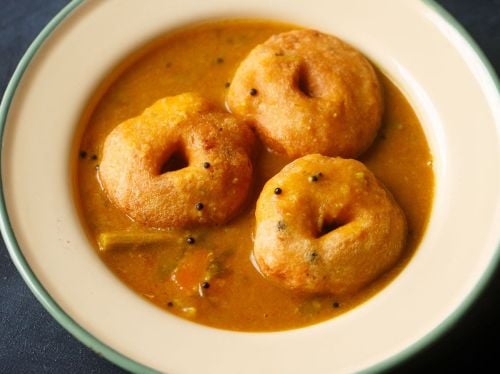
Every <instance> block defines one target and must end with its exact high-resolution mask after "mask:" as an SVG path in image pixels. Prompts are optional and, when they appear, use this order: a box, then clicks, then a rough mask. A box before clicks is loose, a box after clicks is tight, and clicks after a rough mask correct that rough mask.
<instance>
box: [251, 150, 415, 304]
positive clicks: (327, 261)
mask: <svg viewBox="0 0 500 374" xmlns="http://www.w3.org/2000/svg"><path fill="white" fill-rule="evenodd" d="M276 188H280V189H281V191H277V192H280V193H279V194H277V193H276V191H275V189H276ZM255 215H256V220H257V221H256V234H255V244H254V256H255V259H256V262H257V264H258V266H259V267H260V270H261V272H262V273H263V274H264V275H265V276H267V277H268V278H269V279H271V280H274V281H275V282H277V283H280V284H282V285H284V286H285V287H287V288H290V289H292V290H296V291H300V292H306V293H331V294H336V295H343V294H352V293H354V292H356V291H358V290H359V289H360V288H362V287H363V286H365V285H367V284H368V283H369V282H371V281H373V280H374V279H375V278H376V277H378V276H379V275H380V274H382V273H383V272H384V271H386V270H387V269H389V268H390V267H391V266H392V265H393V264H394V263H395V262H396V260H397V259H398V258H399V257H400V255H401V252H402V250H403V248H404V243H405V240H406V219H405V216H404V213H403V211H402V210H401V208H400V207H399V206H398V204H397V203H396V202H395V201H394V199H393V197H392V195H391V194H390V192H389V191H387V190H386V189H385V188H384V187H383V185H382V184H381V183H380V182H379V181H378V180H377V178H376V177H375V176H374V175H373V174H372V173H371V172H370V171H369V170H368V169H367V168H366V167H365V166H364V165H363V164H362V163H361V162H359V161H356V160H349V159H342V158H329V157H325V156H321V155H318V154H315V155H308V156H305V157H302V158H300V159H297V160H295V161H294V162H292V163H291V164H288V165H287V166H285V167H284V168H283V169H282V170H281V171H280V172H279V173H278V174H277V175H275V176H274V177H273V178H271V179H270V180H269V181H268V182H267V183H266V185H265V186H264V189H263V190H262V193H261V194H260V197H259V200H258V201H257V208H256V212H255ZM325 231H328V232H326V233H325Z"/></svg>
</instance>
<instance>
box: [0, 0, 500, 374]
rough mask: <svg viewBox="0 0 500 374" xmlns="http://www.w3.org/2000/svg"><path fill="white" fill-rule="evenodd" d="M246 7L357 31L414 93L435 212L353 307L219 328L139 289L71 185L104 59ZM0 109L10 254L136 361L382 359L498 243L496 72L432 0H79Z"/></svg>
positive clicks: (45, 296) (455, 299) (96, 333)
mask: <svg viewBox="0 0 500 374" xmlns="http://www.w3.org/2000/svg"><path fill="white" fill-rule="evenodd" d="M242 17H258V18H270V19H279V20H285V21H289V22H292V23H296V24H300V25H304V26H308V27H312V28H316V29H320V30H322V31H325V32H328V33H332V34H335V35H338V36H340V37H342V38H344V39H345V40H347V41H348V42H349V43H351V44H353V45H354V46H356V47H358V48H359V49H360V50H362V51H363V52H364V53H365V54H366V55H368V56H369V57H370V58H371V59H372V60H373V61H375V63H376V64H377V65H378V66H379V67H381V68H382V70H383V71H384V72H385V73H386V74H387V75H389V76H390V77H391V78H392V79H393V80H394V81H395V82H396V83H397V85H398V86H399V87H400V88H401V89H402V90H403V91H404V92H405V94H406V95H407V96H408V97H409V99H410V101H411V103H412V104H413V106H414V108H415V109H416V111H417V114H418V116H419V118H420V119H421V122H422V124H423V126H424V129H425V133H426V135H427V138H428V140H429V143H430V146H431V148H432V152H433V154H434V160H435V162H434V165H435V174H436V193H435V200H434V206H433V212H432V217H431V221H430V223H429V226H428V229H427V233H426V234H425V237H424V240H423V242H422V244H421V245H420V248H419V249H418V251H417V253H416V255H415V257H414V258H413V259H412V261H411V262H410V264H409V265H408V266H407V268H406V269H405V270H404V271H403V272H402V273H401V275H400V276H398V277H397V279H396V280H395V281H394V282H392V283H391V284H390V285H389V286H388V287H387V288H386V289H384V290H383V291H382V292H380V293H379V294H378V295H376V296H375V297H374V298H372V299H371V300H369V301H368V302H366V303H364V304H363V305H361V306H359V307H358V308H356V309H355V310H353V311H351V312H348V313H346V314H344V315H342V316H340V317H338V318H335V319H333V320H331V321H327V322H324V323H321V324H317V325H314V326H311V327H307V328H302V329H297V330H292V331H285V332H275V333H237V332H230V331H223V330H217V329H213V328H208V327H204V326H200V325H197V324H193V323H190V322H188V321H185V320H182V319H179V318H177V317H175V316H173V315H170V314H168V313H165V312H164V311H162V310H160V309H159V308H157V307H155V306H153V305H151V304H149V303H147V302H145V301H144V300H143V299H142V298H140V297H139V296H137V295H136V294H135V293H133V292H132V291H131V290H129V289H128V288H127V287H126V286H124V285H123V284H122V283H121V282H120V281H119V280H118V279H117V278H115V276H114V275H113V274H112V273H111V272H110V271H109V270H108V269H107V268H106V267H105V266H104V265H103V263H102V262H101V261H100V260H99V258H98V257H97V256H96V254H95V252H94V251H93V250H92V248H91V247H90V244H89V242H88V241H87V239H86V237H85V234H84V232H83V229H82V226H81V224H80V222H79V219H78V216H77V212H76V210H75V205H74V201H73V195H72V190H71V183H72V181H71V177H70V168H71V160H72V158H71V150H72V144H73V141H74V138H75V136H77V130H76V124H77V122H78V120H79V117H80V116H81V114H82V110H83V108H84V107H85V105H86V104H87V102H88V100H89V98H90V97H91V95H92V93H93V91H94V89H95V88H96V87H97V85H98V84H99V82H101V80H102V79H103V78H104V77H105V76H106V74H107V73H108V72H109V71H110V70H111V69H112V68H113V67H114V66H115V65H116V64H117V63H118V62H119V61H121V60H122V59H123V58H124V57H125V56H127V55H128V54H129V53H130V52H131V51H134V50H135V49H136V48H138V47H139V46H141V45H143V44H144V43H145V42H147V41H148V40H150V39H152V38H154V37H156V36H158V35H159V34H162V33H164V32H168V30H170V29H172V28H176V27H179V26H183V25H188V24H190V23H191V22H194V21H201V20H209V19H214V18H242ZM0 116H1V117H0V120H1V125H2V153H1V177H2V189H3V196H2V200H1V210H2V211H1V213H2V221H1V228H2V234H3V235H4V239H5V241H6V243H7V245H8V248H9V250H10V253H11V255H12V258H13V260H14V262H15V264H16V266H17V267H18V269H19V271H20V272H21V274H22V276H23V277H24V279H25V280H26V282H27V283H28V285H29V286H30V287H31V289H32V291H33V292H34V293H35V295H36V296H37V297H38V299H39V300H40V301H41V302H42V304H43V305H44V306H45V307H46V308H47V309H48V310H49V312H51V313H52V315H53V316H54V317H55V318H56V319H57V320H58V321H59V322H60V323H61V324H62V325H63V326H64V327H66V328H67V329H68V330H69V331H70V332H71V333H73V334H74V335H75V336H76V337H77V338H78V339H80V340H81V341H82V342H84V343H85V344H87V345H89V346H90V347H91V348H92V349H94V350H95V351H97V352H100V353H101V354H102V355H104V356H105V357H107V358H108V359H110V360H112V361H114V362H115V363H117V364H118V365H121V366H122V367H124V368H127V369H129V370H132V371H141V372H144V371H148V370H149V369H148V368H153V369H156V370H159V371H163V372H168V373H200V372H203V373H218V374H220V373H231V374H232V373H252V374H254V373H301V374H302V373H312V372H314V373H332V372H352V371H356V370H362V369H367V368H374V367H376V368H383V367H387V366H388V365H391V364H393V363H394V362H397V361H399V360H400V359H402V358H404V357H407V356H408V355H409V354H411V353H413V352H415V351H416V350H417V349H419V348H420V347H422V346H423V345H425V344H427V343H428V342H429V341H430V340H432V339H433V338H435V337H436V336H438V335H439V334H440V333H441V332H442V331H443V330H444V329H445V328H446V327H447V326H449V325H450V323H451V322H453V321H454V320H456V319H457V317H458V316H459V315H460V314H461V313H462V312H463V310H464V309H465V308H466V307H467V306H468V305H469V304H470V303H471V301H472V299H473V298H474V296H475V295H476V294H477V292H478V290H479V289H480V288H481V286H482V285H483V284H484V282H485V281H486V279H487V278H488V276H489V274H490V273H491V270H492V268H493V265H494V263H495V261H496V258H497V257H498V243H499V237H500V232H499V230H500V199H499V196H500V194H499V191H500V145H499V139H500V99H499V94H498V88H497V87H495V78H494V77H493V75H492V73H491V71H489V70H488V65H487V63H486V62H485V61H484V60H483V59H482V55H481V54H480V52H478V51H477V49H476V48H475V46H474V44H473V43H472V42H471V40H470V39H469V38H468V37H467V36H466V35H465V34H464V33H463V31H462V30H461V28H460V27H458V26H457V25H456V24H455V25H454V24H453V21H451V20H450V19H447V18H446V16H443V14H440V12H439V11H436V9H435V8H434V7H433V6H432V4H430V3H428V2H425V1H416V0H413V1H398V0H383V1H376V2H375V1H362V0H354V1H341V0H339V1H330V0H308V1H297V2H291V1H288V0H274V1H272V2H271V1H266V0H252V1H247V2H242V1H238V0H218V1H199V0H183V1H173V0H172V1H167V0H148V1H137V0H107V1H97V0H93V1H92V0H91V1H87V2H81V1H74V2H72V3H70V4H69V5H68V6H67V7H66V8H65V9H64V10H63V11H62V12H61V13H60V14H59V15H58V16H57V17H56V18H55V19H54V20H53V21H52V22H51V23H50V24H49V25H48V26H47V28H46V29H45V30H44V31H43V32H42V33H41V35H40V36H39V37H38V38H37V39H36V41H35V42H34V43H33V45H32V46H31V48H30V49H29V51H28V52H27V54H26V55H25V56H24V58H23V60H22V61H21V63H20V65H19V67H18V69H17V70H16V72H15V74H14V77H13V78H12V81H11V83H10V85H9V87H8V89H7V91H6V94H5V97H4V100H3V102H2V107H1V111H0Z"/></svg>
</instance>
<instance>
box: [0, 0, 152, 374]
mask: <svg viewBox="0 0 500 374" xmlns="http://www.w3.org/2000/svg"><path fill="white" fill-rule="evenodd" d="M83 1H84V0H73V1H71V2H70V3H69V4H68V5H66V6H65V7H64V8H63V9H62V10H61V11H60V12H59V13H58V14H57V15H56V16H55V17H54V18H53V19H52V20H51V21H50V22H49V23H48V24H47V26H45V27H44V28H43V30H42V31H41V32H40V34H39V35H38V36H37V37H36V39H35V40H34V41H33V43H31V45H30V46H29V48H28V49H27V51H26V53H25V54H24V56H23V57H22V59H21V61H20V62H19V64H18V66H17V68H16V70H15V71H14V74H13V75H12V78H11V80H10V82H9V84H8V85H7V88H6V90H5V93H4V96H3V99H2V103H1V104H0V141H1V144H0V147H1V149H0V175H1V177H2V182H1V183H0V230H1V232H2V236H3V239H4V241H5V244H6V246H7V249H8V251H9V254H10V256H11V258H12V261H13V262H14V265H15V266H16V268H17V270H18V271H19V273H20V274H21V276H22V278H23V279H24V281H25V282H26V284H27V285H28V287H29V288H30V290H31V292H33V294H34V295H35V297H36V298H37V299H38V301H39V302H40V303H41V304H42V305H43V307H44V308H45V309H46V310H47V311H48V312H49V313H50V314H51V315H52V317H54V318H55V319H56V321H57V322H59V324H60V325H62V326H63V327H64V328H65V329H66V330H67V331H69V332H70V333H71V334H72V335H73V336H74V337H75V338H77V339H78V340H79V341H81V342H82V343H83V344H85V345H86V346H87V347H89V348H91V349H92V350H93V351H95V352H96V353H97V354H99V355H102V356H104V357H105V358H107V359H108V360H110V361H111V362H114V363H115V364H117V365H118V366H120V367H122V368H123V369H125V370H128V371H132V372H137V373H156V371H154V370H152V369H150V368H148V367H146V366H143V365H141V364H139V363H137V362H135V361H133V360H131V359H129V358H127V357H125V356H123V355H121V354H120V353H118V352H117V351H115V350H113V349H112V348H110V347H108V346H107V345H106V344H104V343H102V342H101V341H99V340H98V339H97V338H95V337H94V336H92V335H91V334H90V333H88V332H87V331H86V330H85V329H83V328H82V327H81V326H80V325H78V323H76V322H75V321H74V320H73V319H72V318H71V317H70V316H69V315H67V314H66V312H64V310H62V308H61V307H60V306H59V305H57V303H56V302H55V301H54V299H52V297H51V296H50V295H49V294H48V293H47V291H46V290H45V288H44V287H43V286H42V284H41V283H40V281H39V280H38V279H37V277H36V276H35V274H34V273H33V271H32V270H31V268H30V266H29V264H28V263H27V262H26V259H25V258H24V256H23V254H22V251H21V249H20V247H19V244H18V243H17V240H16V237H15V234H14V231H13V229H12V226H11V223H10V220H9V216H8V212H7V207H6V204H5V196H4V191H3V177H4V175H3V172H2V170H1V169H2V165H3V163H2V157H3V145H4V138H3V135H4V130H5V125H6V120H7V116H8V113H9V108H10V105H11V103H12V100H13V98H14V94H15V92H16V90H17V87H18V85H19V82H20V81H21V79H22V76H23V74H24V72H25V71H26V69H27V67H28V66H29V64H30V62H31V60H32V59H33V57H34V55H35V54H36V52H37V51H38V49H39V48H40V47H41V46H42V45H43V42H44V41H45V40H46V39H47V38H48V37H49V36H50V35H51V34H52V32H53V31H54V29H55V28H56V27H57V26H58V25H59V24H60V23H61V22H62V21H63V20H64V19H65V18H66V17H67V16H68V15H69V14H70V13H71V12H72V11H73V10H74V9H75V8H77V7H78V6H79V5H80V4H82V3H83Z"/></svg>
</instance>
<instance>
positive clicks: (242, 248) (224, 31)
mask: <svg viewBox="0 0 500 374" xmlns="http://www.w3.org/2000/svg"><path fill="white" fill-rule="evenodd" d="M293 28H294V27H293V26H290V25H285V24H280V23H273V22H268V21H217V22H212V23H206V24H201V25H197V26H193V27H191V28H187V29H182V30H179V31H176V32H172V33H170V34H168V35H167V36H165V37H163V38H161V39H159V40H156V41H154V42H152V43H151V44H150V45H148V46H146V47H145V48H143V49H142V50H141V51H139V52H138V53H136V54H135V55H133V56H131V57H130V58H129V59H127V60H126V61H124V63H123V64H121V65H120V66H119V67H118V68H117V69H116V70H115V72H114V73H113V74H111V75H110V77H109V78H108V79H107V80H106V81H105V82H104V83H103V84H102V86H101V89H100V90H99V92H97V93H96V94H95V97H94V98H93V100H91V103H90V104H89V107H88V109H87V112H86V114H85V115H84V116H83V118H82V124H81V128H83V134H82V136H81V143H80V144H79V145H78V146H77V147H78V148H77V149H76V150H75V153H76V154H78V161H77V164H76V167H75V171H76V172H75V181H76V183H75V189H76V195H77V200H78V204H79V208H80V211H81V215H82V220H83V221H84V223H85V226H86V229H87V232H88V234H89V237H90V239H91V241H92V242H93V243H94V247H95V249H96V252H97V253H98V255H99V256H100V258H101V259H102V260H103V261H104V262H105V263H106V265H107V266H108V267H109V268H110V269H111V270H112V271H113V272H114V273H115V274H116V275H117V276H118V277H119V278H120V279H121V280H122V281H123V282H124V283H125V284H127V285H128V286H129V287H130V288H132V289H133V290H135V291H136V292H137V293H138V294H140V295H142V296H143V297H144V298H146V299H148V300H149V301H151V302H153V303H155V304H156V305H158V306H159V307H160V308H162V309H164V310H168V311H169V312H171V313H174V314H176V315H179V316H181V317H184V318H187V319H190V320H192V321H195V322H198V323H202V324H206V325H209V326H214V327H219V328H224V329H231V330H241V331H272V330H283V329H291V328H297V327H301V326H306V325H310V324H313V323H317V322H320V321H323V320H326V319H329V318H332V317H334V316H336V315H339V314H341V313H344V312H345V311H347V310H349V309H351V308H353V307H355V306H357V305H359V304H360V303H362V302H363V301H365V300H367V299H368V298H369V297H371V296H372V295H373V294H375V293H376V292H378V291H379V290H380V289H382V288H383V287H384V286H385V285H386V284H387V283H388V282H390V281H391V280H392V279H394V277H395V276H396V275H397V274H398V273H399V272H400V271H401V269H402V268H404V266H405V265H406V263H407V262H408V261H409V259H410V258H411V256H412V254H413V253H414V251H415V249H416V247H417V246H418V244H419V242H420V240H421V238H422V236H423V233H424V230H425V227H426V224H427V221H428V218H429V215H430V211H431V205H432V198H433V183H434V176H433V171H432V157H431V154H430V150H429V147H428V145H427V142H426V139H425V136H424V133H423V131H422V128H421V126H420V124H419V121H418V119H417V117H416V115H415V113H414V112H413V110H412V108H411V106H410V105H409V103H408V102H407V100H406V99H405V98H404V96H403V95H402V94H401V92H400V91H399V90H398V89H397V87H396V86H395V85H394V84H393V83H391V81H390V80H389V79H388V78H387V77H385V76H384V75H383V74H381V73H379V74H380V77H381V80H382V83H383V86H384V99H385V114H384V118H383V124H382V127H381V130H380V131H379V134H378V136H377V138H376V140H375V142H374V144H373V145H372V146H371V147H370V149H369V150H368V151H367V152H366V153H365V154H364V155H363V156H362V157H361V159H360V160H361V161H362V162H364V163H365V164H366V165H367V166H368V167H369V168H370V169H371V170H372V171H373V172H374V173H375V175H376V176H377V177H378V178H379V179H380V180H381V181H382V182H383V183H384V184H385V185H386V186H387V188H388V189H389V190H390V191H391V192H392V194H393V195H394V197H395V198H396V200H397V201H398V203H399V204H400V205H401V207H402V208H403V210H404V212H405V214H406V217H407V220H408V228H409V230H408V238H407V245H406V248H405V250H404V255H403V257H402V258H401V260H400V261H399V262H398V264H397V265H396V266H395V267H394V268H393V269H392V270H390V271H388V272H387V273H385V274H384V275H383V276H381V277H380V278H379V279H378V280H377V281H375V282H373V283H372V284H371V285H370V286H369V287H366V288H365V289H364V290H362V291H361V292H359V293H357V294H356V295H352V296H349V297H345V298H341V299H339V298H335V297H333V296H314V297H312V296H303V295H296V294H293V293H291V292H290V291H287V290H285V289H283V288H280V287H279V286H276V285H274V284H272V283H271V282H269V281H267V280H266V279H264V278H263V277H262V275H261V274H260V273H259V272H258V270H256V268H255V266H254V265H253V263H252V257H251V253H252V248H253V242H252V236H253V230H254V224H255V218H254V211H255V202H256V200H257V197H258V195H259V193H260V190H261V189H262V186H263V185H264V183H265V182H266V181H267V180H268V179H269V178H271V177H272V176H273V175H275V174H276V173H277V172H278V171H279V170H281V168H282V167H283V166H284V165H286V164H287V163H289V162H290V160H288V159H286V157H284V156H280V155H277V154H274V153H271V152H269V151H268V150H266V149H265V148H264V147H263V146H262V145H258V149H257V152H256V154H257V156H256V159H255V162H254V168H255V183H254V187H253V191H252V194H251V196H250V199H249V203H248V204H247V206H246V208H245V209H244V210H243V212H242V213H241V214H239V215H238V216H237V217H236V218H235V219H233V220H232V221H230V222H229V223H228V224H227V225H223V226H216V227H204V228H197V229H193V230H167V231H164V232H160V231H158V230H151V229H148V228H146V227H143V226H141V225H140V224H138V223H136V222H133V221H132V220H131V219H129V218H128V217H127V216H126V215H124V214H123V213H122V212H121V211H119V210H118V209H117V208H115V207H114V206H113V205H112V203H111V202H110V201H109V200H108V198H107V196H106V194H105V192H103V190H102V188H101V186H100V183H99V180H98V174H97V170H98V167H99V161H100V156H101V152H102V145H103V142H104V140H105V138H106V136H107V134H108V133H109V132H110V131H111V130H112V129H113V128H114V127H115V126H116V125H118V124H119V123H120V122H122V121H124V120H126V119H128V118H131V117H134V116H137V115H139V114H140V113H141V112H142V111H143V110H144V109H145V108H146V107H148V106H150V105H151V104H152V103H153V102H155V101H156V100H158V99H160V98H162V97H165V96H172V95H177V94H180V93H183V92H191V91H194V92H199V93H200V94H202V95H204V96H205V97H207V98H208V99H210V100H212V101H214V102H215V103H217V104H218V105H219V106H220V107H221V108H224V107H225V103H224V101H225V93H226V91H227V88H228V87H229V85H230V83H231V77H232V75H233V73H234V71H235V69H236V67H237V66H238V64H239V62H240V61H241V60H242V59H244V58H245V56H246V55H247V54H248V52H249V51H250V50H251V49H252V48H253V47H254V46H255V45H257V44H259V43H262V42H263V41H265V40H266V39H267V38H268V37H269V36H271V35H273V34H277V33H280V32H284V31H288V30H291V29H293ZM180 166H182V165H180ZM103 233H106V235H107V236H106V240H107V244H106V245H107V246H109V249H108V250H100V249H99V244H98V243H99V240H100V238H101V240H102V236H100V235H102V234H103ZM207 253H208V254H209V258H210V261H209V263H206V264H203V266H204V268H205V270H206V274H208V275H207V277H209V278H210V280H209V281H207V283H203V282H202V283H200V285H199V287H198V288H197V289H196V290H195V291H194V292H193V291H192V290H191V291H190V292H186V291H185V290H184V291H183V290H180V289H179V286H178V284H177V283H176V282H175V281H174V280H173V279H172V278H173V277H172V274H173V273H174V272H176V271H180V270H179V267H181V268H182V266H183V265H182V264H183V261H185V259H186V258H190V259H195V262H196V258H197V256H198V255H199V254H205V255H206V254H207ZM198 257H200V258H207V257H206V256H204V255H200V256H198ZM202 261H203V260H202ZM181 270H183V269H181ZM184 270H186V269H184ZM187 270H188V271H189V269H187ZM195 272H196V269H195ZM187 277H189V274H188V275H187ZM207 279H208V278H207ZM189 281H190V280H189V279H188V280H187V282H189Z"/></svg>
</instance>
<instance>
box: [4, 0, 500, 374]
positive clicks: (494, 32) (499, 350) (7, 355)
mask: <svg viewBox="0 0 500 374" xmlns="http://www.w3.org/2000/svg"><path fill="white" fill-rule="evenodd" d="M67 3H68V1H67V0H1V1H0V59H1V63H0V94H2V95H3V92H4V90H5V87H6V85H7V83H8V81H9V79H10V76H11V75H12V73H13V71H14V69H15V67H16V65H17V63H18V61H19V59H20V58H21V56H22V55H23V53H24V52H25V50H26V48H27V47H28V46H29V44H30V43H31V41H32V40H33V39H34V38H35V36H36V35H37V34H38V33H39V32H40V30H41V29H42V28H43V27H44V26H45V25H46V24H47V22H48V21H49V20H50V19H51V18H52V17H53V16H54V15H55V14H56V13H57V12H58V11H59V10H60V9H61V8H62V7H63V6H64V5H66V4H67ZM438 3H440V4H441V5H442V6H443V7H444V8H446V9H447V10H448V11H449V12H450V13H451V14H452V15H453V16H454V17H455V18H456V19H457V20H458V21H459V22H460V23H461V24H462V25H463V26H464V27H465V29H466V30H467V31H468V32H469V33H470V34H471V36H472V37H473V38H474V39H475V41H476V42H477V44H478V45H479V46H480V47H481V48H482V50H483V51H484V53H485V54H486V56H487V57H488V58H489V60H490V62H491V64H492V65H493V67H494V69H495V70H496V73H497V75H498V74H499V72H500V0H475V1H473V0H439V1H438ZM0 247H1V248H0V373H32V372H33V373H35V372H36V373H40V372H50V373H122V372H123V371H122V370H121V369H119V368H118V367H116V366H114V365H113V364H111V363H109V362H107V361H106V360H104V359H103V358H101V357H99V356H98V355H97V354H95V353H94V352H93V351H91V350H90V349H88V348H87V347H85V346H84V345H83V344H81V343H80V342H78V341H77V340H76V339H74V338H73V337H72V336H71V335H70V334H69V333H68V332H66V331H65V330H64V329H63V328H62V327H61V326H59V325H58V324H57V322H56V321H55V320H53V319H52V317H51V316H50V315H49V314H48V313H47V312H46V311H45V309H43V307H42V306H41V304H40V303H39V302H38V301H37V300H36V299H35V297H34V296H33V295H32V293H31V292H30V291H29V289H28V288H27V286H26V285H25V284H24V282H23V280H22V279H21V276H20V275H19V274H18V273H17V271H16V269H15V267H14V265H13V263H12V261H11V260H10V258H9V255H8V252H7V250H6V249H5V245H4V243H3V241H0ZM487 369H488V371H495V372H500V268H498V267H497V270H496V272H495V274H494V276H493V279H492V280H491V282H490V283H489V285H488V287H487V288H486V289H485V290H484V291H483V292H482V294H481V296H480V297H479V299H478V300H477V301H476V302H475V303H474V305H473V306H472V307H471V309H469V310H468V312H467V314H466V315H465V316H464V317H463V318H462V319H461V320H460V321H459V323H458V324H457V325H455V326H454V327H453V328H452V329H451V330H450V331H449V332H447V333H446V334H445V335H444V336H443V337H442V338H441V339H439V340H438V341H437V342H435V343H434V344H432V345H431V346H429V347H428V348H426V349H425V350H424V351H422V352H421V353H419V354H418V355H416V356H414V357H412V358H411V359H409V360H407V361H406V362H404V363H403V364H402V365H400V366H398V367H396V368H394V369H393V371H395V372H400V371H401V372H422V371H432V372H434V371H439V372H442V371H445V372H462V371H472V372H478V371H486V370H487Z"/></svg>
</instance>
